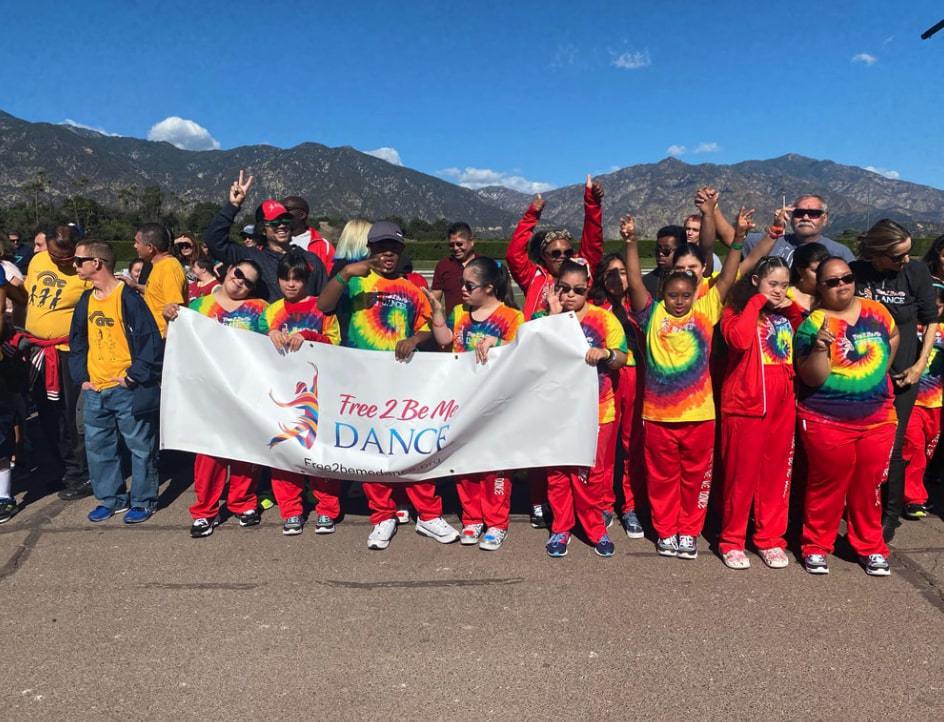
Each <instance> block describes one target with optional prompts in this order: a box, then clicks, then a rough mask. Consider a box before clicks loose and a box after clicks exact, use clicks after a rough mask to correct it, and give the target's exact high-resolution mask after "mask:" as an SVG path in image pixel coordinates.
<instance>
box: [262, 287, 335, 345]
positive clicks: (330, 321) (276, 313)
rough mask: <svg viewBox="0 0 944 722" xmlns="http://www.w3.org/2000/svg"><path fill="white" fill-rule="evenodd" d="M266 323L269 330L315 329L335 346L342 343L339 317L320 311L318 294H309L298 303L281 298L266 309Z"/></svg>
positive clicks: (300, 330) (298, 331)
mask: <svg viewBox="0 0 944 722" xmlns="http://www.w3.org/2000/svg"><path fill="white" fill-rule="evenodd" d="M265 324H266V328H268V330H269V331H283V332H284V333H289V334H291V333H302V332H303V331H314V332H315V333H320V334H324V335H325V336H327V337H328V339H329V340H330V341H331V343H333V344H334V345H335V346H337V345H338V344H340V343H341V330H340V327H339V326H338V317H337V316H326V315H325V314H323V313H322V312H321V311H319V310H318V298H317V297H316V296H309V297H308V298H304V299H302V300H301V301H298V302H297V303H289V302H288V301H286V300H285V299H284V298H280V299H279V300H278V301H275V302H274V303H272V304H270V305H269V307H268V308H267V309H266V310H265Z"/></svg>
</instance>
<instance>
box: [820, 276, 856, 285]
mask: <svg viewBox="0 0 944 722" xmlns="http://www.w3.org/2000/svg"><path fill="white" fill-rule="evenodd" d="M852 283H855V276H854V275H853V274H851V273H847V274H846V275H845V276H836V277H834V278H826V279H824V280H823V285H824V286H826V288H838V287H839V286H848V285H849V284H852Z"/></svg>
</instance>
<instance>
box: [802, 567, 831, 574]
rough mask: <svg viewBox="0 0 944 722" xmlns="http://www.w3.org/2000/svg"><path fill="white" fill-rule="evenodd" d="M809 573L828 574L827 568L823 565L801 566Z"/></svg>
mask: <svg viewBox="0 0 944 722" xmlns="http://www.w3.org/2000/svg"><path fill="white" fill-rule="evenodd" d="M803 568H804V569H805V570H806V571H807V573H809V574H829V569H828V568H824V567H814V568H810V567H806V566H805V567H803Z"/></svg>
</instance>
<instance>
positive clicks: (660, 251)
mask: <svg viewBox="0 0 944 722" xmlns="http://www.w3.org/2000/svg"><path fill="white" fill-rule="evenodd" d="M673 253H675V249H674V248H664V247H663V246H656V255H657V256H671V255H672V254H673Z"/></svg>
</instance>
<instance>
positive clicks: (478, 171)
mask: <svg viewBox="0 0 944 722" xmlns="http://www.w3.org/2000/svg"><path fill="white" fill-rule="evenodd" d="M437 173H438V175H440V176H442V177H444V178H449V179H450V180H451V181H452V182H454V183H457V184H458V185H460V186H462V187H464V188H473V189H474V188H484V187H485V186H505V187H506V188H511V189H512V190H516V191H521V192H522V193H543V192H544V191H549V190H551V189H552V188H553V187H554V186H553V185H551V184H550V183H543V182H541V181H531V180H528V179H527V178H522V177H521V176H520V175H512V174H509V173H503V172H501V171H495V170H491V169H490V168H443V169H442V170H440V171H438V172H437Z"/></svg>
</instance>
